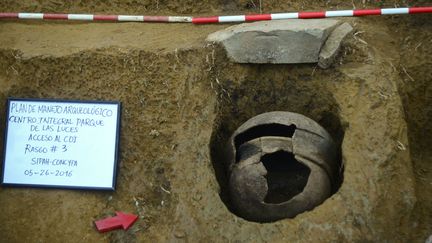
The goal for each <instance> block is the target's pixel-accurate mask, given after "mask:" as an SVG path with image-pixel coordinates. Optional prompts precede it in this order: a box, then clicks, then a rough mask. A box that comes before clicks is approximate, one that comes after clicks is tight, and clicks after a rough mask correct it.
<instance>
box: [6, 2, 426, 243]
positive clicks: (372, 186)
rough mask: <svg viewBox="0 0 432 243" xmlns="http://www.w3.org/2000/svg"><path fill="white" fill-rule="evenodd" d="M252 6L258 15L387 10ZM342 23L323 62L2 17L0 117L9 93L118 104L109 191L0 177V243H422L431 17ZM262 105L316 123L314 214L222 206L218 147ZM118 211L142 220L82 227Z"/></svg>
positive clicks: (178, 32) (165, 8) (188, 38)
mask: <svg viewBox="0 0 432 243" xmlns="http://www.w3.org/2000/svg"><path fill="white" fill-rule="evenodd" d="M262 2H263V4H262V6H261V9H262V10H263V11H266V12H267V11H297V10H302V9H305V10H319V9H323V8H326V9H329V8H333V9H347V8H352V7H353V6H352V5H353V4H354V5H356V7H358V8H361V7H363V5H364V6H365V7H379V6H384V7H393V5H394V3H393V2H389V1H380V2H378V3H377V2H375V1H374V2H369V1H353V2H350V1H349V2H346V1H344V2H342V1H331V2H330V1H327V2H322V3H307V2H305V1H289V3H288V1H282V0H280V1H274V2H272V3H269V2H267V1H262ZM363 2H364V4H363ZM425 3H426V1H416V5H417V6H422V4H423V6H424V5H425ZM396 4H401V5H403V4H404V2H403V1H398V2H396ZM413 5H414V4H413ZM403 6H405V5H403ZM259 9H260V8H259V1H237V2H233V1H226V0H224V1H222V0H221V1H176V2H174V1H162V0H161V1H132V0H131V1H127V0H126V1H109V2H107V1H91V2H90V1H60V0H58V1H57V0H56V1H48V0H43V1H37V2H36V3H35V2H34V1H20V2H17V1H8V0H6V1H2V2H1V3H0V11H50V12H76V13H78V12H80V13H82V12H99V13H113V14H121V13H127V14H137V13H140V14H147V13H150V14H159V13H178V14H189V13H210V14H217V13H230V12H259ZM345 20H346V21H348V22H350V23H351V24H352V25H353V26H354V28H355V34H354V36H352V37H350V38H348V40H347V42H346V43H345V45H344V47H343V49H342V52H341V55H340V57H339V58H338V59H337V63H336V64H335V65H334V67H332V68H330V69H328V70H321V69H319V68H317V66H316V65H309V64H308V65H248V64H234V63H231V62H229V60H228V59H227V57H226V55H225V53H224V51H223V49H222V48H220V47H218V46H215V45H212V44H211V43H205V41H204V40H205V38H206V36H207V35H208V34H209V33H212V32H214V31H217V30H219V29H222V28H225V27H227V26H228V25H206V26H193V25H189V24H183V25H182V24H143V23H121V24H119V23H82V22H61V21H58V22H36V21H21V22H18V21H2V22H0V98H1V101H2V102H0V114H5V102H6V98H7V97H27V98H30V97H34V98H62V99H84V100H118V101H121V102H122V105H123V108H122V120H121V122H122V127H121V139H120V145H121V149H120V162H119V174H118V178H117V190H116V191H115V192H98V191H79V190H75V191H74V190H59V189H35V188H8V187H0V206H1V208H2V214H1V215H0V221H1V222H2V226H1V227H0V239H2V240H1V241H2V242H155V241H156V242H165V241H174V242H209V241H215V242H230V241H232V242H238V241H240V242H241V241H252V242H267V241H268V242H329V241H330V242H331V241H333V242H424V241H425V240H426V238H427V237H428V236H429V235H431V234H432V228H431V227H432V208H431V206H430V205H432V153H431V151H432V149H431V144H432V128H431V126H430V123H431V122H432V105H431V104H432V85H431V82H432V73H431V71H430V68H431V65H432V58H431V56H432V51H431V48H430V46H431V44H432V25H431V23H432V22H431V21H432V18H431V16H430V15H421V16H420V15H417V16H394V17H366V18H358V19H355V18H349V19H345ZM273 110H286V111H291V112H297V113H301V114H303V115H306V116H308V117H310V118H312V119H314V120H315V121H317V122H318V123H319V124H320V125H321V126H323V127H324V128H326V129H327V130H328V131H329V133H330V134H331V135H332V136H333V138H334V140H335V141H336V142H337V144H338V145H339V146H340V148H341V154H342V163H343V164H344V167H343V177H344V178H343V182H342V184H341V187H340V188H339V190H338V191H337V192H336V193H335V194H334V195H333V196H332V197H331V198H329V199H328V200H326V201H325V202H324V203H323V204H322V205H320V206H318V207H317V208H315V209H314V210H312V211H310V212H305V213H303V214H300V215H298V216H297V217H296V218H294V219H285V220H280V221H277V222H273V223H254V222H249V221H246V220H244V219H242V218H240V217H238V216H236V214H235V212H234V211H233V210H232V208H231V206H230V202H229V197H228V195H227V193H226V183H227V178H226V171H225V169H224V166H223V161H221V146H223V145H225V144H224V143H225V142H226V141H227V139H228V138H229V136H230V135H231V134H232V132H233V131H234V130H235V129H236V128H237V127H238V126H239V125H240V124H242V123H243V122H244V121H246V120H247V119H249V118H251V117H253V116H254V115H257V114H260V113H262V112H267V111H273ZM3 117H4V116H3ZM4 122H5V121H4V118H3V119H2V124H1V127H4ZM1 131H2V133H3V129H2V130H1ZM1 142H2V143H3V142H4V141H3V140H2V141H1ZM0 145H1V144H0ZM115 211H125V212H129V213H135V214H137V215H139V220H138V221H137V222H136V223H135V224H134V226H133V227H132V228H131V229H129V230H128V231H123V230H117V231H112V232H109V233H104V234H100V233H98V232H97V231H96V229H95V227H94V221H95V220H97V219H101V218H104V217H107V216H111V215H114V213H115Z"/></svg>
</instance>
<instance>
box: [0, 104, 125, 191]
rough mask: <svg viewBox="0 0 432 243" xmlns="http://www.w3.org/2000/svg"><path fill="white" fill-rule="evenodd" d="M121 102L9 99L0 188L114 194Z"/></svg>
mask: <svg viewBox="0 0 432 243" xmlns="http://www.w3.org/2000/svg"><path fill="white" fill-rule="evenodd" d="M119 126H120V103H118V102H96V101H66V100H39V99H9V100H8V108H7V121H6V129H5V141H4V161H3V175H2V183H3V184H5V185H15V186H38V187H61V188H82V189H102V190H114V189H115V181H116V168H117V155H118V141H119Z"/></svg>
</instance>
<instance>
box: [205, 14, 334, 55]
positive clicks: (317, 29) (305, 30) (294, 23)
mask: <svg viewBox="0 0 432 243" xmlns="http://www.w3.org/2000/svg"><path fill="white" fill-rule="evenodd" d="M339 24H340V22H339V20H335V19H308V20H302V19H293V20H277V21H261V22H254V23H246V24H240V25H235V26H232V27H229V28H227V29H224V30H220V31H217V32H215V33H212V34H210V35H209V36H208V37H207V41H209V42H217V43H221V44H222V45H223V47H224V48H225V49H226V51H227V54H228V57H229V58H230V59H231V60H232V61H234V62H237V63H316V62H318V60H319V54H320V50H321V48H322V46H323V45H324V43H325V41H326V40H327V37H328V36H329V34H330V33H331V32H332V31H333V29H335V28H336V27H337V26H338V25H339Z"/></svg>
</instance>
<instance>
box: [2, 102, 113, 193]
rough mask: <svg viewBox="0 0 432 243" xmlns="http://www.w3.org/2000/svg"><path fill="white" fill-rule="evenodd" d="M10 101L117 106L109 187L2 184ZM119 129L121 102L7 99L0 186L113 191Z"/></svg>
mask: <svg viewBox="0 0 432 243" xmlns="http://www.w3.org/2000/svg"><path fill="white" fill-rule="evenodd" d="M12 101H26V102H52V103H71V104H109V105H116V106H117V118H116V132H115V151H114V163H113V172H112V184H111V187H94V186H88V187H87V186H68V185H45V184H21V183H19V184H18V183H6V182H4V175H5V174H4V173H5V166H6V152H7V151H6V149H7V142H8V141H7V140H8V131H9V115H10V114H9V110H10V104H11V102H12ZM120 128H121V102H120V101H99V100H69V99H47V98H16V97H9V98H7V100H6V117H5V126H4V134H3V148H2V149H3V151H2V155H3V157H2V158H3V160H2V166H1V172H0V185H1V186H3V187H18V188H51V189H70V190H100V191H115V190H116V186H117V174H118V168H119V167H118V164H119V153H120V134H121V133H120Z"/></svg>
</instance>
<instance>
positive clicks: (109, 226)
mask: <svg viewBox="0 0 432 243" xmlns="http://www.w3.org/2000/svg"><path fill="white" fill-rule="evenodd" d="M116 215H117V216H114V217H110V218H106V219H101V220H98V221H95V225H96V228H97V230H98V231H99V232H101V233H103V232H107V231H110V230H115V229H121V228H123V229H124V230H127V229H129V228H130V227H131V226H132V225H133V223H135V221H136V220H137V219H138V216H136V215H133V214H125V213H122V212H116Z"/></svg>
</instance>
